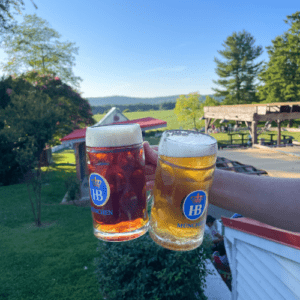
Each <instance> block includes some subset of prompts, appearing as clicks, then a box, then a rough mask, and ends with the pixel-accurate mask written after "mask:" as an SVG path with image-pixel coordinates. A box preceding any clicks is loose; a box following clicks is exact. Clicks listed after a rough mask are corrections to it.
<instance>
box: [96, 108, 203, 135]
mask: <svg viewBox="0 0 300 300" xmlns="http://www.w3.org/2000/svg"><path fill="white" fill-rule="evenodd" d="M124 115H125V116H126V117H127V118H128V119H129V120H134V119H141V118H147V117H152V118H156V119H160V120H164V121H166V122H167V127H165V128H161V130H167V129H178V128H179V127H180V126H181V127H182V128H183V129H192V128H193V127H194V125H193V122H192V121H187V122H185V123H179V122H178V120H177V116H176V115H175V114H174V112H173V110H156V111H137V112H129V113H124ZM104 116H105V114H97V115H94V119H95V120H96V121H97V122H99V121H100V120H101V119H102V118H103V117H104ZM202 123H203V125H202V126H204V121H202Z"/></svg>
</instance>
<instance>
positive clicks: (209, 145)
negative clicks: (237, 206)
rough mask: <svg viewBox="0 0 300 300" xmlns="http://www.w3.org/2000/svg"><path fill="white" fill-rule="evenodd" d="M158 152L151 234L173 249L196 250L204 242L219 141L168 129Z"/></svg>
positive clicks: (209, 137)
mask: <svg viewBox="0 0 300 300" xmlns="http://www.w3.org/2000/svg"><path fill="white" fill-rule="evenodd" d="M158 155H159V158H158V164H157V169H156V174H155V186H154V190H153V193H154V203H153V206H152V210H151V217H150V228H149V233H150V236H151V238H152V239H153V240H154V241H155V242H156V243H157V244H159V245H161V246H163V247H165V248H168V249H171V250H178V251H187V250H192V249H195V248H197V247H198V246H200V245H201V243H202V241H203V235H204V229H205V223H206V222H205V221H206V215H207V208H208V195H209V190H210V188H211V186H212V182H213V175H214V171H215V164H216V158H217V141H216V140H215V139H214V138H213V137H211V136H209V135H205V134H201V133H198V132H195V131H188V130H170V131H165V132H164V133H163V135H162V137H161V140H160V143H159V148H158Z"/></svg>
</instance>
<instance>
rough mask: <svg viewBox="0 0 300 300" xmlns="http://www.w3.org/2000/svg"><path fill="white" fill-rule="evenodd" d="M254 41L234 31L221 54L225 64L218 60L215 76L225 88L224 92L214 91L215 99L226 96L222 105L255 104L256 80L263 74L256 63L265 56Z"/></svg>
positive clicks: (246, 34) (250, 37) (216, 82)
mask: <svg viewBox="0 0 300 300" xmlns="http://www.w3.org/2000/svg"><path fill="white" fill-rule="evenodd" d="M254 43H255V39H254V38H253V36H252V35H251V34H250V33H248V32H246V31H245V30H244V31H243V32H238V33H236V32H234V33H233V34H232V35H231V36H229V37H228V38H227V39H226V41H225V42H224V44H222V46H223V47H224V48H225V50H222V51H218V53H219V54H221V55H222V56H223V57H224V58H225V59H226V61H225V62H223V61H220V60H219V59H217V58H215V59H214V61H215V62H216V64H217V68H216V73H217V74H218V75H219V77H221V79H219V80H217V81H215V80H213V82H214V83H215V84H217V85H219V86H222V87H223V88H225V89H223V90H220V89H218V88H213V90H214V91H215V92H216V94H215V96H217V97H219V96H225V99H224V102H223V104H244V103H252V102H255V101H256V96H255V93H256V85H255V83H254V82H255V79H256V77H257V74H258V73H259V72H260V69H261V64H262V62H259V63H254V60H255V59H256V58H258V57H259V56H260V55H261V54H262V47H261V46H254Z"/></svg>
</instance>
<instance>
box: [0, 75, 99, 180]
mask: <svg viewBox="0 0 300 300" xmlns="http://www.w3.org/2000/svg"><path fill="white" fill-rule="evenodd" d="M31 82H33V84H32V83H31ZM35 93H40V94H41V95H43V96H44V97H46V96H47V97H48V98H49V99H50V100H49V102H48V104H47V106H48V109H51V108H52V107H59V113H60V115H62V116H63V117H61V118H60V119H59V120H57V121H56V124H55V128H54V129H53V130H54V134H52V135H49V136H48V137H49V139H48V140H47V141H46V143H47V144H49V145H56V144H60V141H59V139H60V138H62V137H63V136H65V135H67V134H69V133H70V132H72V131H73V130H74V129H79V128H83V127H86V126H90V125H93V124H95V123H96V121H95V120H94V119H93V117H92V112H91V107H90V105H89V103H88V101H87V100H86V99H83V98H82V97H81V96H80V94H79V93H77V92H75V91H74V90H73V89H72V88H71V87H70V86H68V85H66V84H64V83H63V82H62V81H61V80H60V78H58V77H53V76H51V75H39V74H38V73H37V72H29V73H26V74H23V75H22V76H20V77H17V78H13V77H12V76H9V77H8V78H2V80H1V81H0V114H1V116H2V117H1V118H0V153H1V156H0V185H1V184H4V185H8V184H11V183H13V182H14V183H16V182H18V180H19V178H20V174H21V172H20V164H19V163H18V160H17V159H16V152H15V149H16V148H18V147H19V146H22V144H20V145H19V142H20V140H19V138H20V137H21V135H20V137H13V136H12V135H10V134H6V135H4V131H3V129H4V128H5V126H6V127H7V126H11V125H8V124H9V123H11V122H12V121H11V120H10V117H9V116H10V115H9V114H7V113H6V109H7V108H8V107H10V109H12V107H14V103H13V102H12V97H17V96H22V97H23V98H24V99H27V100H25V101H29V100H28V99H31V97H32V95H33V94H35ZM17 108H20V106H17ZM34 109H35V105H33V108H32V113H33V114H35V110H34ZM36 113H37V112H36ZM24 114H25V111H24V112H22V110H21V108H20V111H19V112H18V114H17V115H22V117H23V115H24ZM54 119H56V118H54ZM21 121H22V118H21V119H20V120H19V121H17V123H19V124H21V127H22V128H23V130H25V131H26V134H27V135H30V134H31V133H30V132H29V131H28V132H27V129H26V128H27V125H28V124H27V123H26V122H25V123H24V124H22V122H21ZM23 125H24V126H23ZM14 126H15V125H13V126H12V127H11V128H14ZM7 128H8V127H7ZM7 128H6V132H7V133H8V131H7V130H8V129H7ZM51 130H52V129H51ZM20 134H21V133H20ZM42 146H43V147H45V145H42ZM42 150H43V148H42ZM42 150H41V148H39V152H41V151H42ZM37 155H38V154H37ZM29 167H30V164H29ZM23 169H24V167H23ZM25 172H26V171H25Z"/></svg>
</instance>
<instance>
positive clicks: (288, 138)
mask: <svg viewBox="0 0 300 300" xmlns="http://www.w3.org/2000/svg"><path fill="white" fill-rule="evenodd" d="M282 136H283V142H284V143H285V142H287V141H288V142H289V143H290V144H291V143H292V142H293V139H294V137H293V136H290V135H287V134H283V135H282Z"/></svg>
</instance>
